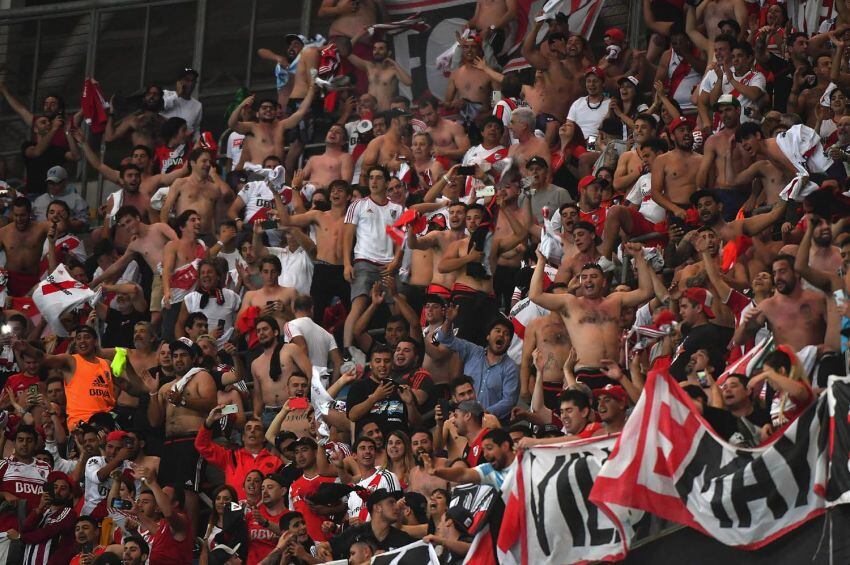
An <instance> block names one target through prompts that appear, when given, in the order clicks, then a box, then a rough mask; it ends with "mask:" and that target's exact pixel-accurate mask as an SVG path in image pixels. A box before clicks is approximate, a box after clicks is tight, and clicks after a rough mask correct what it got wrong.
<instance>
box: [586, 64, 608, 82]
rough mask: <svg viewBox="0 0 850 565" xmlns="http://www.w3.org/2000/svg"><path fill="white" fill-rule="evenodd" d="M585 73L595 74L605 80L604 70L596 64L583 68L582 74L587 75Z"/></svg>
mask: <svg viewBox="0 0 850 565" xmlns="http://www.w3.org/2000/svg"><path fill="white" fill-rule="evenodd" d="M587 75H596V76H598V77H599V78H601V79H602V80H605V70H604V69H600V68H599V67H596V66H594V67H588V68H586V69H585V70H584V76H585V77H587Z"/></svg>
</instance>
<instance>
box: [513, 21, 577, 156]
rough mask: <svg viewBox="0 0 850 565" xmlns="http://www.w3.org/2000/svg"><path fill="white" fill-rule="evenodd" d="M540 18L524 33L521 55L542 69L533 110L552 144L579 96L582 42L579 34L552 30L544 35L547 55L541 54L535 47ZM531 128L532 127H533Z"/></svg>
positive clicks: (540, 24)
mask: <svg viewBox="0 0 850 565" xmlns="http://www.w3.org/2000/svg"><path fill="white" fill-rule="evenodd" d="M542 26H543V21H539V18H535V23H534V27H533V28H531V30H530V31H528V33H526V34H525V39H524V40H523V43H522V56H523V57H525V58H526V60H527V61H528V62H529V63H531V65H532V66H533V67H534V68H535V69H540V70H542V71H543V97H542V98H543V103H542V104H541V105H540V106H539V107H538V108H535V110H536V111H537V112H538V114H539V115H538V117H537V126H538V129H540V130H542V131H543V132H544V133H545V137H546V145H547V146H548V147H551V146H554V145H555V143H556V141H557V139H558V128H559V127H560V126H561V124H562V123H563V118H562V117H563V116H566V115H567V111H568V110H569V109H570V106H571V105H572V103H573V101H574V100H575V99H576V98H578V97H579V95H580V94H581V90H582V85H581V84H580V82H579V80H578V79H579V77H581V76H582V75H583V73H584V69H585V68H586V66H587V65H586V64H585V63H586V61H585V58H584V42H583V39H582V38H581V36H578V35H573V36H570V37H568V36H567V35H566V34H564V33H560V32H555V33H550V34H549V35H547V36H546V43H547V45H548V47H549V50H548V51H549V53H548V56H544V55H543V54H542V53H541V52H540V50H539V49H538V47H536V46H535V42H536V41H537V36H538V34H539V32H540V28H541V27H542ZM532 131H533V128H532Z"/></svg>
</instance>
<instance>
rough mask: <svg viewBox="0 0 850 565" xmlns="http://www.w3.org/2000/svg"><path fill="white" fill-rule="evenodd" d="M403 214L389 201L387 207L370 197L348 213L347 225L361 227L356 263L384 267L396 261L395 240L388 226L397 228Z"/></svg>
mask: <svg viewBox="0 0 850 565" xmlns="http://www.w3.org/2000/svg"><path fill="white" fill-rule="evenodd" d="M403 211H404V209H403V208H402V207H401V206H399V205H398V204H395V203H393V202H390V201H389V200H387V203H386V204H384V205H383V206H381V205H380V204H378V203H376V202H375V201H374V200H372V198H370V197H367V198H360V199H359V200H355V201H354V202H352V203H351V205H350V206H349V207H348V211H347V212H346V213H345V223H346V224H354V225H355V226H357V231H356V232H355V233H356V236H357V241H356V242H355V244H354V259H355V260H356V259H363V260H366V261H371V262H373V263H380V264H386V263H389V262H390V261H392V260H393V255H394V253H393V240H392V238H391V237H390V236H389V235H388V234H387V226H391V225H393V224H394V223H395V222H396V220H398V219H399V218H400V217H401V213H402V212H403Z"/></svg>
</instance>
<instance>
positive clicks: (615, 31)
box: [596, 27, 646, 91]
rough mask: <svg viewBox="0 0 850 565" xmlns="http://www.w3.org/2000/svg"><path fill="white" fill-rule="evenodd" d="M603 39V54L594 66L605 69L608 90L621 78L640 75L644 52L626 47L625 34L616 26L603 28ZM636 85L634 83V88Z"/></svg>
mask: <svg viewBox="0 0 850 565" xmlns="http://www.w3.org/2000/svg"><path fill="white" fill-rule="evenodd" d="M603 41H604V42H605V55H604V56H603V57H601V58H600V59H599V62H598V63H596V66H597V67H599V68H600V69H602V70H603V71H605V86H606V87H607V89H608V90H609V91H612V90H614V89H615V88H616V87H617V85H618V84H619V83H620V81H622V80H627V79H628V78H634V77H640V76H642V74H643V72H642V70H641V61H642V60H643V59H644V57H645V55H646V53H640V52H636V53H632V51H631V50H630V49H627V48H626V43H627V42H626V34H625V33H623V30H621V29H619V28H616V27H612V28H610V29H607V30H605V33H604V35H603ZM641 55H643V56H644V57H642V56H641ZM637 86H638V85H637V84H635V87H636V88H637Z"/></svg>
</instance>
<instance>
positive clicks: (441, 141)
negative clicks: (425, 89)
mask: <svg viewBox="0 0 850 565" xmlns="http://www.w3.org/2000/svg"><path fill="white" fill-rule="evenodd" d="M439 108H440V103H439V102H438V101H437V99H436V98H433V97H428V98H426V99H424V100H422V101H421V102H420V103H419V113H420V114H421V115H422V120H423V121H424V122H425V125H427V126H428V133H429V134H431V139H432V140H433V142H434V150H433V154H434V157H437V160H439V161H440V162H441V163H442V164H443V166H444V167H446V168H449V167H450V166H451V165H450V162H451V161H454V162H458V161H460V160H461V159H462V158H463V155H464V153H466V152H467V150H469V147H470V143H469V137H467V135H466V132H465V131H464V129H463V126H462V125H460V124H459V123H457V122H453V121H451V120H447V119H445V118H443V117H442V116H440V111H439Z"/></svg>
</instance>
